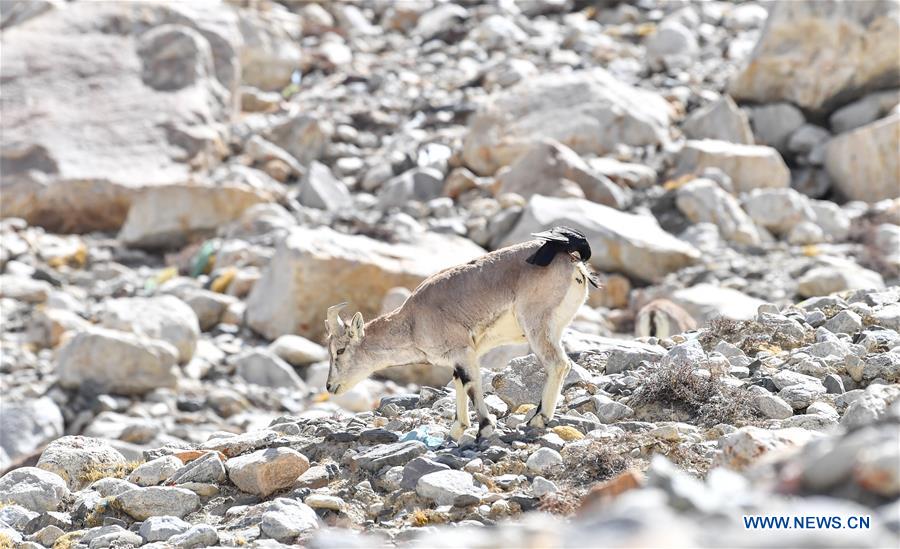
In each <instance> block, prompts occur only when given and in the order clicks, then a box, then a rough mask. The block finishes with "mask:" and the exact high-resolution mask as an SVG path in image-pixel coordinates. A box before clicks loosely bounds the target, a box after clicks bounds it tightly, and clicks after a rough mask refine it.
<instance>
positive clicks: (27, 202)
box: [0, 3, 235, 231]
mask: <svg viewBox="0 0 900 549" xmlns="http://www.w3.org/2000/svg"><path fill="white" fill-rule="evenodd" d="M213 9H214V8H213ZM178 10H179V8H178V7H170V6H164V5H156V6H147V8H146V10H145V11H144V12H143V13H144V15H143V17H142V18H141V19H138V18H137V13H136V12H134V11H133V10H132V9H131V7H130V6H128V5H125V4H117V3H95V4H89V5H85V6H79V7H78V9H74V10H68V9H61V10H52V11H50V12H48V13H47V14H45V15H43V16H41V17H38V18H35V19H33V20H32V21H29V23H28V24H26V25H17V26H15V27H13V28H11V29H8V30H6V31H4V36H3V43H4V48H3V66H4V79H5V80H4V92H5V93H4V102H3V111H4V116H3V126H2V129H3V135H4V146H3V151H2V162H3V170H2V171H3V178H2V185H3V195H4V200H3V203H2V207H0V212H2V215H3V216H4V217H7V216H20V217H24V218H26V219H28V220H29V221H30V222H32V223H37V224H43V225H47V226H49V227H53V228H56V229H62V230H77V231H84V230H92V229H105V230H114V229H117V228H118V227H119V226H120V225H121V224H122V222H123V221H124V219H125V215H126V213H127V211H128V207H129V205H130V203H131V198H132V196H133V193H134V191H135V190H138V189H141V188H144V187H147V186H151V185H157V184H172V183H184V182H186V181H187V180H189V179H190V178H191V177H192V176H191V171H192V169H193V167H202V166H210V165H212V164H213V163H215V162H217V161H218V157H219V155H220V152H221V151H220V148H221V147H222V139H221V137H220V136H219V135H218V133H217V131H215V130H212V129H211V125H212V124H216V123H219V122H224V121H227V120H229V119H230V117H231V115H232V113H233V108H232V104H231V86H232V85H233V84H234V82H221V81H219V80H218V78H219V76H220V75H219V74H218V72H217V70H216V69H217V66H222V67H224V66H225V65H228V64H229V63H234V61H235V59H234V49H233V46H232V44H234V43H235V42H231V40H234V39H235V38H234V37H233V36H231V35H228V36H227V37H226V36H225V35H223V34H221V33H219V32H216V31H212V30H205V31H200V32H198V30H195V29H193V28H190V27H189V26H185V25H184V23H187V24H188V25H191V24H195V23H192V22H191V21H190V20H189V19H187V18H182V19H180V21H179V23H182V24H177V25H161V26H157V27H154V28H151V29H149V30H147V23H148V22H149V23H151V26H152V25H159V24H160V23H163V22H165V21H167V20H170V21H171V20H176V19H179V16H178V15H177V12H178ZM211 13H212V12H209V11H206V12H205V15H204V10H203V9H198V10H196V11H195V14H196V15H198V16H199V18H200V19H202V18H203V17H206V16H209V15H210V14H211ZM220 17H221V19H223V20H225V19H228V16H227V15H222V16H220ZM232 17H233V15H232ZM109 20H117V21H119V29H120V30H119V32H108V29H106V28H105V25H106V22H107V21H109ZM231 24H232V25H233V24H234V19H231ZM225 26H226V27H227V26H228V25H227V24H226V25H225ZM232 28H233V27H232ZM145 30H146V32H143V31H145ZM162 44H169V45H170V46H171V47H170V48H169V49H166V48H165V47H162ZM85 67H91V70H85ZM222 77H223V78H224V71H223V75H222ZM26 98H27V100H26ZM123 113H127V116H123ZM150 120H152V121H153V122H152V123H149V124H148V123H147V121H150ZM25 121H27V123H24V122H25ZM73 142H77V143H78V146H77V147H73V146H72V143H73ZM122 159H127V161H124V162H123V161H122ZM192 166H193V167H192Z"/></svg>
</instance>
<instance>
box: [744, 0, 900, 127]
mask: <svg viewBox="0 0 900 549" xmlns="http://www.w3.org/2000/svg"><path fill="white" fill-rule="evenodd" d="M897 10H898V6H897V4H896V3H895V2H892V1H890V0H876V1H872V2H829V3H827V4H825V5H823V3H822V2H819V1H817V0H791V1H782V2H775V3H774V4H773V5H772V8H771V11H770V13H769V19H768V21H767V22H766V27H765V30H764V31H763V34H762V36H761V37H760V40H759V43H758V44H757V46H756V48H755V49H754V50H753V54H752V56H751V58H750V61H749V63H748V64H747V66H746V67H745V68H744V69H743V71H742V72H741V73H739V74H738V75H737V77H736V78H734V80H732V82H731V83H730V85H729V92H730V93H731V95H732V96H733V97H735V98H736V99H738V100H739V101H741V100H742V101H754V102H759V103H769V102H773V101H788V102H790V103H793V104H795V105H797V106H799V107H801V108H804V109H807V110H811V111H822V110H825V109H828V108H829V107H832V106H834V105H835V104H836V103H838V102H841V101H846V100H847V99H848V98H849V97H853V96H854V95H861V94H862V93H865V92H866V91H868V90H872V89H877V88H881V87H885V86H897V85H898V84H900V71H898V69H897V67H898V66H900V50H898V49H897V48H896V47H895V43H896V42H895V38H896V36H897V33H898V32H900V31H898V22H897V21H898V19H897Z"/></svg>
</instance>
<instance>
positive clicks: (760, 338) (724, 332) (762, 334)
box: [699, 316, 815, 357]
mask: <svg viewBox="0 0 900 549" xmlns="http://www.w3.org/2000/svg"><path fill="white" fill-rule="evenodd" d="M699 341H700V345H701V346H702V347H703V349H704V350H705V351H707V352H709V351H711V350H712V349H713V347H715V346H716V344H717V343H719V342H720V341H727V342H728V343H731V344H732V345H736V346H737V347H739V348H740V349H741V350H742V351H743V352H744V353H746V354H747V356H751V357H752V356H754V355H756V353H758V352H759V351H768V352H772V353H778V352H781V351H782V350H785V349H787V350H790V349H793V348H795V347H800V346H803V345H809V344H811V343H814V342H815V333H814V332H813V331H809V332H808V333H807V334H806V336H805V337H804V338H803V339H800V340H796V339H791V338H788V337H786V336H785V335H784V334H783V333H782V332H781V331H779V330H778V329H777V328H775V327H774V326H766V325H765V324H761V323H759V322H757V321H755V320H732V319H730V318H725V317H721V316H720V317H716V318H713V319H712V320H710V321H709V323H708V324H707V325H706V326H705V329H704V330H703V331H702V332H701V334H700V340H699Z"/></svg>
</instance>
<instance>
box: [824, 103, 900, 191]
mask: <svg viewBox="0 0 900 549" xmlns="http://www.w3.org/2000/svg"><path fill="white" fill-rule="evenodd" d="M898 150H900V114H894V115H891V116H888V117H887V118H882V119H881V120H878V121H875V122H873V123H871V124H867V125H865V126H863V127H861V128H857V129H855V130H853V131H851V132H848V133H843V134H840V135H838V136H835V137H834V138H832V139H831V140H830V141H829V142H828V144H827V145H826V146H825V169H826V170H827V171H828V175H829V176H831V180H832V182H833V183H834V186H835V188H837V190H839V191H840V192H841V194H843V195H844V196H846V197H847V198H849V199H851V200H864V201H866V202H877V201H879V200H883V199H885V198H897V197H900V177H898V176H900V160H898V155H897V151H898Z"/></svg>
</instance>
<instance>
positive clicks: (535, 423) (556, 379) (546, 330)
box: [525, 323, 572, 427]
mask: <svg viewBox="0 0 900 549" xmlns="http://www.w3.org/2000/svg"><path fill="white" fill-rule="evenodd" d="M525 335H526V337H527V338H528V342H529V343H530V344H531V350H532V352H534V354H535V356H537V358H538V360H540V361H541V364H542V365H543V366H544V370H545V371H546V372H547V380H546V381H545V382H544V389H543V392H542V393H541V401H540V402H539V403H538V405H537V408H535V409H534V410H533V411H532V412H531V415H530V417H529V418H528V425H530V426H532V427H544V426H545V425H546V424H547V422H549V421H550V420H551V419H553V415H554V414H555V413H556V401H557V400H559V391H560V389H561V388H562V384H563V381H564V380H565V379H566V376H567V375H568V374H569V370H571V368H572V365H571V363H570V362H569V357H567V356H566V353H565V351H564V350H563V348H562V344H561V342H560V341H559V338H558V337H556V336H555V334H553V333H552V331H551V329H550V327H549V326H546V325H541V324H540V323H537V325H535V326H531V327H530V329H528V328H526V330H525Z"/></svg>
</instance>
